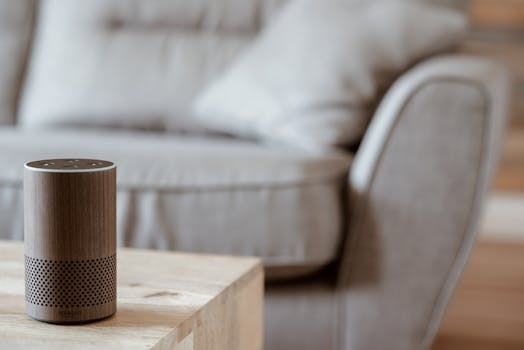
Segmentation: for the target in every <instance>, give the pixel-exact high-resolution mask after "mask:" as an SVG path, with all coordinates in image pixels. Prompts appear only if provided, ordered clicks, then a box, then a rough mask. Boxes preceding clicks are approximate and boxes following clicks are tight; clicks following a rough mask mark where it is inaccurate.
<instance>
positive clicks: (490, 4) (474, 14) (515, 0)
mask: <svg viewBox="0 0 524 350" xmlns="http://www.w3.org/2000/svg"><path fill="white" fill-rule="evenodd" d="M470 18H471V22H472V24H473V25H475V26H485V27H516V28H524V0H471V5H470Z"/></svg>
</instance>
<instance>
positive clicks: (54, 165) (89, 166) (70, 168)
mask: <svg viewBox="0 0 524 350" xmlns="http://www.w3.org/2000/svg"><path fill="white" fill-rule="evenodd" d="M24 167H25V168H26V169H28V170H33V171H43V172H56V173H83V172H91V171H104V170H110V169H113V168H114V167H115V164H113V162H109V161H107V160H99V159H82V158H64V159H43V160H35V161H32V162H27V163H25V164H24Z"/></svg>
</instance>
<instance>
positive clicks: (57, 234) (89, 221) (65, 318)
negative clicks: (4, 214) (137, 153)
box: [24, 159, 116, 323]
mask: <svg viewBox="0 0 524 350" xmlns="http://www.w3.org/2000/svg"><path fill="white" fill-rule="evenodd" d="M24 168H25V169H24V247H25V300H26V312H27V314H28V315H29V316H31V317H32V318H35V319H37V320H40V321H45V322H51V323H81V322H88V321H94V320H97V319H101V318H105V317H108V316H111V315H112V314H114V313H115V312H116V168H115V165H114V164H113V163H111V162H108V161H103V160H96V159H47V160H39V161H34V162H28V163H26V164H25V166H24Z"/></svg>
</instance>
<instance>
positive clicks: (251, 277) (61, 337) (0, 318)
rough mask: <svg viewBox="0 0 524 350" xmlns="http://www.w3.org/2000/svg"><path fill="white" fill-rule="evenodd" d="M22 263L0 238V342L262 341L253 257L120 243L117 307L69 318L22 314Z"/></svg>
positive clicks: (245, 348) (253, 344) (259, 277)
mask: <svg viewBox="0 0 524 350" xmlns="http://www.w3.org/2000/svg"><path fill="white" fill-rule="evenodd" d="M23 269H24V263H23V248H22V245H21V244H19V243H14V242H13V243H11V242H0V339H2V341H1V342H0V348H1V349H4V348H5V349H14V350H16V349H28V348H38V349H39V350H46V349H97V350H98V349H161V350H163V349H179V346H180V348H181V349H183V350H187V349H199V350H200V349H217V350H221V349H224V350H225V349H228V350H229V349H230V350H235V349H238V350H255V349H257V350H259V349H262V330H263V329H262V322H263V320H262V314H263V299H262V297H263V288H264V284H263V269H262V265H261V262H260V260H259V259H257V258H248V257H246V258H243V257H228V256H212V255H194V254H178V253H168V252H152V251H144V250H130V249H120V250H119V251H118V311H117V313H116V314H115V315H114V316H112V317H110V318H107V319H104V320H101V321H97V322H94V323H90V324H87V325H73V326H57V325H52V324H47V323H42V322H38V321H35V320H32V319H31V318H29V317H27V316H26V315H25V314H24V282H23V279H24V278H23ZM188 337H189V338H188Z"/></svg>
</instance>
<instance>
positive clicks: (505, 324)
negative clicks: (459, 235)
mask: <svg viewBox="0 0 524 350" xmlns="http://www.w3.org/2000/svg"><path fill="white" fill-rule="evenodd" d="M523 330H524V242H523V241H513V242H496V241H486V240H484V241H481V242H480V243H479V244H478V245H477V247H476V248H475V249H474V250H473V254H472V257H471V260H470V262H469V264H468V266H467V269H466V271H465V273H464V276H463V277H462V280H461V282H460V284H459V287H458V289H457V291H456V293H455V296H454V297H453V299H452V301H451V304H450V305H449V307H448V311H447V313H446V317H445V319H444V322H443V324H442V326H441V329H440V332H439V334H438V336H437V339H436V342H435V344H434V346H433V348H432V350H517V349H524V333H523V332H522V331H523Z"/></svg>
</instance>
